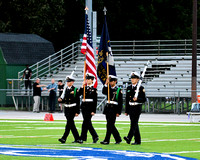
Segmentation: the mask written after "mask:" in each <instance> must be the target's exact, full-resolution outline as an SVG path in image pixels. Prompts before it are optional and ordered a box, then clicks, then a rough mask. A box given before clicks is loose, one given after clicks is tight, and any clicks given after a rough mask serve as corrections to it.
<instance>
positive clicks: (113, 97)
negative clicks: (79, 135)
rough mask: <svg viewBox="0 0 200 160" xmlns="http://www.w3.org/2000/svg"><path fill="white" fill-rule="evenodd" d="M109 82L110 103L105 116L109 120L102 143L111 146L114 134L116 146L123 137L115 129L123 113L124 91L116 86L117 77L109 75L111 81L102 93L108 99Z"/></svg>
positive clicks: (106, 84)
mask: <svg viewBox="0 0 200 160" xmlns="http://www.w3.org/2000/svg"><path fill="white" fill-rule="evenodd" d="M109 81H110V82H109ZM108 82H109V84H110V88H109V89H110V94H109V95H110V101H108V102H107V105H106V106H105V108H104V112H103V114H105V115H106V120H107V125H106V128H107V132H106V137H105V139H104V141H102V142H100V143H101V144H105V145H106V144H109V143H110V137H111V134H113V136H114V139H115V141H116V143H115V144H120V142H121V141H122V140H121V137H120V134H119V132H118V130H117V128H116V127H115V121H116V117H119V115H120V114H121V111H122V91H121V88H119V87H117V86H116V83H117V77H116V76H113V75H109V79H107V80H106V83H105V85H104V87H103V90H102V93H103V94H105V95H107V97H108Z"/></svg>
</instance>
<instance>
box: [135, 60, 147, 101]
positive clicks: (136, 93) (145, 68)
mask: <svg viewBox="0 0 200 160" xmlns="http://www.w3.org/2000/svg"><path fill="white" fill-rule="evenodd" d="M149 64H150V62H149V61H148V62H147V64H146V65H145V67H144V70H143V72H142V75H141V77H140V80H139V82H138V84H137V89H136V92H135V96H134V98H137V97H138V93H139V89H140V86H141V84H142V79H143V78H144V75H145V72H146V70H147V67H148V65H149Z"/></svg>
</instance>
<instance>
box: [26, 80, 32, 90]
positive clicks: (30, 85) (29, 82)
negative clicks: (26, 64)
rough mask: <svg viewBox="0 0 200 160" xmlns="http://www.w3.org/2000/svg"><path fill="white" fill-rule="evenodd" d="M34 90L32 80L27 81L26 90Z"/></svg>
mask: <svg viewBox="0 0 200 160" xmlns="http://www.w3.org/2000/svg"><path fill="white" fill-rule="evenodd" d="M28 88H29V89H32V84H31V80H25V89H26V90H27V89H28Z"/></svg>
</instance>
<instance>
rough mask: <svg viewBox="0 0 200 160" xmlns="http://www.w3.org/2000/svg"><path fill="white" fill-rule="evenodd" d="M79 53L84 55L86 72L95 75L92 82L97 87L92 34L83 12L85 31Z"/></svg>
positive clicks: (86, 16)
mask: <svg viewBox="0 0 200 160" xmlns="http://www.w3.org/2000/svg"><path fill="white" fill-rule="evenodd" d="M81 53H83V54H85V55H86V73H92V74H93V75H94V76H95V80H94V81H93V84H94V88H97V73H96V65H95V58H94V50H93V46H92V34H91V30H90V24H89V20H88V15H87V14H85V32H84V35H83V42H82V46H81Z"/></svg>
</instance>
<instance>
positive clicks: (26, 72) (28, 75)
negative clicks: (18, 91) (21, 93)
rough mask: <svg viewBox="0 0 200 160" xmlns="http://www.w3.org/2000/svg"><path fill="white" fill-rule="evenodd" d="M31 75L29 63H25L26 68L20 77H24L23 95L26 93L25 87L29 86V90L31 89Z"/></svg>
mask: <svg viewBox="0 0 200 160" xmlns="http://www.w3.org/2000/svg"><path fill="white" fill-rule="evenodd" d="M31 76H32V70H31V69H30V68H29V65H28V64H27V65H26V69H25V70H24V73H23V76H22V79H24V77H25V81H24V82H25V89H26V91H25V95H26V94H27V89H28V88H29V89H30V91H31V89H32V84H31Z"/></svg>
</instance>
